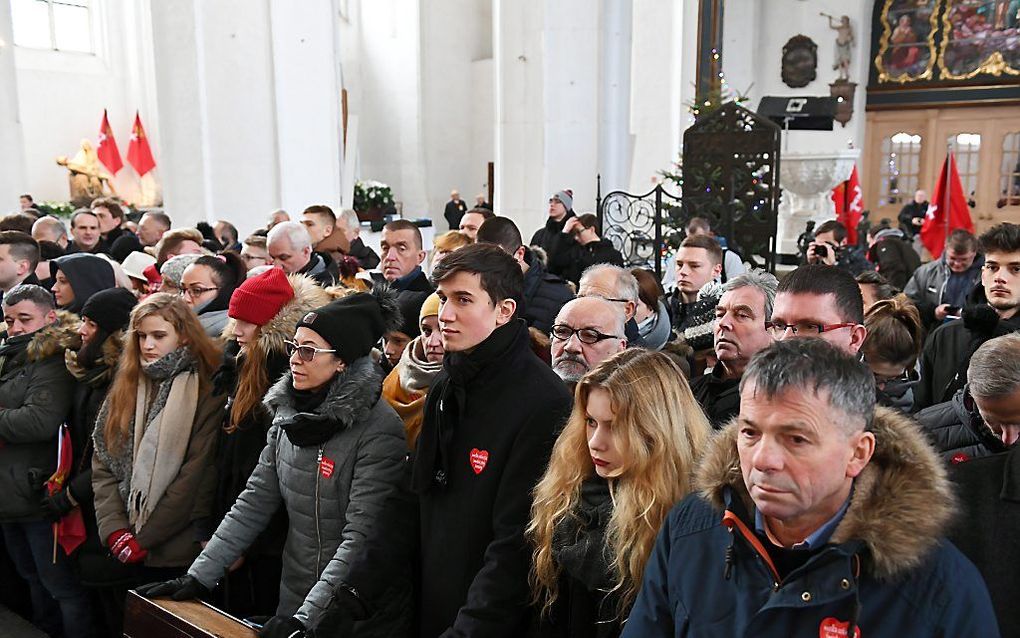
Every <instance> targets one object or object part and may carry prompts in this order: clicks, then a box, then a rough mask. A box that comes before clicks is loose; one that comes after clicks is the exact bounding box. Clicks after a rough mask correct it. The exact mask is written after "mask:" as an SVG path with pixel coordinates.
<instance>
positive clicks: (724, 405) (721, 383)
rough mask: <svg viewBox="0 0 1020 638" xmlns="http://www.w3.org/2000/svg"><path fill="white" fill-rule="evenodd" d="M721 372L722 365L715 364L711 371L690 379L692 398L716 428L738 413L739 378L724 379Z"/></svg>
mask: <svg viewBox="0 0 1020 638" xmlns="http://www.w3.org/2000/svg"><path fill="white" fill-rule="evenodd" d="M722 372H723V367H722V366H721V365H716V366H715V368H713V369H712V372H709V373H708V374H703V375H701V376H700V377H697V378H696V379H692V380H691V392H692V393H693V394H694V400H695V401H697V402H698V405H700V406H701V409H702V410H704V411H705V416H707V417H708V420H709V422H711V424H712V427H713V428H715V429H716V430H719V429H722V427H723V426H724V425H726V424H727V423H729V421H730V419H732V418H733V417H735V416H737V415H738V414H739V413H740V379H724V378H723V376H722Z"/></svg>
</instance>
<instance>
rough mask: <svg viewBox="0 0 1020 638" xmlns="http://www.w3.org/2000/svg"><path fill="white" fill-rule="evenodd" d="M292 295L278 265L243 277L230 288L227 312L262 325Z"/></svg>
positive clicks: (292, 289) (273, 315)
mask: <svg viewBox="0 0 1020 638" xmlns="http://www.w3.org/2000/svg"><path fill="white" fill-rule="evenodd" d="M293 298H294V288H292V287H291V285H290V282H289V281H287V274H286V273H284V272H283V270H281V269H280V268H270V269H269V270H267V271H265V272H264V273H261V274H259V275H256V276H255V277H249V278H248V279H245V280H244V282H243V283H242V284H241V285H240V286H238V287H237V288H236V289H235V290H234V294H232V295H231V296H230V308H229V309H228V310H227V315H228V316H230V317H231V318H233V319H240V320H241V321H247V322H248V323H253V324H255V325H256V326H264V325H266V324H267V323H269V321H270V320H271V319H272V318H273V317H275V316H276V313H278V312H280V309H281V308H283V307H284V305H286V304H287V302H288V301H290V300H291V299H293Z"/></svg>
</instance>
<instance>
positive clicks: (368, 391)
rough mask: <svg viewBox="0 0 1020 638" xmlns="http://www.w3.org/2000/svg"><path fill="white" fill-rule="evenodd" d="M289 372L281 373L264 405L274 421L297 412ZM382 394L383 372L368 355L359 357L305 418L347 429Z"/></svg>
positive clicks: (284, 418) (335, 379) (338, 377)
mask: <svg viewBox="0 0 1020 638" xmlns="http://www.w3.org/2000/svg"><path fill="white" fill-rule="evenodd" d="M292 380H293V377H292V376H291V373H290V371H287V372H286V373H284V375H283V376H282V377H280V380H279V381H277V382H276V383H275V384H273V386H272V387H271V388H269V392H267V393H266V399H265V404H266V407H267V408H269V410H270V411H271V412H273V413H274V415H275V416H274V417H273V424H274V425H278V424H280V423H281V422H282V421H289V420H292V419H293V418H294V417H295V416H296V415H297V414H298V412H297V410H296V409H295V408H294V396H293V395H292V394H291V393H292V391H293V390H292V385H291V382H292ZM381 394H382V374H381V373H380V372H379V369H378V366H376V365H375V363H373V362H372V358H371V357H370V356H365V357H361V358H360V359H357V360H356V361H354V363H352V364H350V365H349V366H347V368H346V369H345V370H344V371H343V372H341V373H340V374H338V375H337V376H336V378H334V379H333V382H332V384H331V385H330V387H329V392H328V393H327V394H326V398H325V400H323V402H322V403H321V404H320V405H319V407H317V408H316V409H315V411H314V412H312V413H311V414H310V415H308V414H306V415H305V416H306V417H311V418H312V419H313V420H314V419H318V420H324V419H326V420H329V421H332V422H334V423H336V424H338V426H339V428H338V429H340V430H346V429H348V428H350V427H351V426H353V425H354V424H355V423H358V422H359V421H361V420H363V419H364V418H365V417H366V416H367V415H368V413H369V411H370V410H371V409H372V407H373V406H374V405H375V404H376V403H377V402H378V401H379V397H380V396H381Z"/></svg>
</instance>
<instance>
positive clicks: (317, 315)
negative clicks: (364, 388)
mask: <svg viewBox="0 0 1020 638" xmlns="http://www.w3.org/2000/svg"><path fill="white" fill-rule="evenodd" d="M400 321H401V319H400V309H399V307H398V306H397V295H396V293H394V292H393V291H392V290H391V289H390V288H389V286H386V285H378V286H376V287H375V288H373V289H372V292H359V293H356V294H353V295H348V296H346V297H343V298H342V299H337V300H336V301H334V302H332V303H329V304H326V305H325V306H322V307H320V308H316V309H315V310H313V311H311V312H309V313H306V314H305V316H304V317H302V318H301V321H299V322H298V324H297V326H296V327H295V330H296V329H297V328H301V327H305V328H308V329H309V330H314V331H315V332H316V333H317V334H318V335H319V336H320V337H322V338H323V339H325V340H326V343H328V344H329V345H330V347H331V348H333V349H334V350H336V354H337V356H339V357H340V359H342V360H343V361H344V362H345V363H348V364H350V363H353V362H354V361H355V360H357V359H360V358H361V357H364V356H365V355H367V354H368V353H369V352H371V351H372V346H374V345H375V344H376V343H378V341H379V340H380V339H382V336H383V335H384V334H386V333H387V332H390V331H393V330H399V329H400Z"/></svg>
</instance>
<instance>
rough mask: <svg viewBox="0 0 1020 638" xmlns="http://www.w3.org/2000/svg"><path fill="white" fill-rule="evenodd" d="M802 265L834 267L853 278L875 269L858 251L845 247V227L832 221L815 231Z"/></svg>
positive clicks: (855, 248)
mask: <svg viewBox="0 0 1020 638" xmlns="http://www.w3.org/2000/svg"><path fill="white" fill-rule="evenodd" d="M804 263H808V264H822V265H825V266H835V267H837V268H842V269H843V270H845V271H847V272H849V273H850V274H851V275H853V276H854V277H856V276H857V275H859V274H861V273H862V272H864V271H866V270H874V269H875V267H874V266H873V265H871V263H870V262H869V261H868V260H867V259H866V258H865V257H864V255H863V254H862V253H861V251H860V249H858V248H857V247H856V246H849V245H847V243H846V226H844V225H843V224H841V223H840V222H838V221H836V220H834V219H833V220H829V221H827V222H825V223H824V224H822V225H821V226H819V227H818V230H816V231H815V238H814V241H811V242H809V243H808V246H807V252H806V253H805V255H804Z"/></svg>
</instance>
